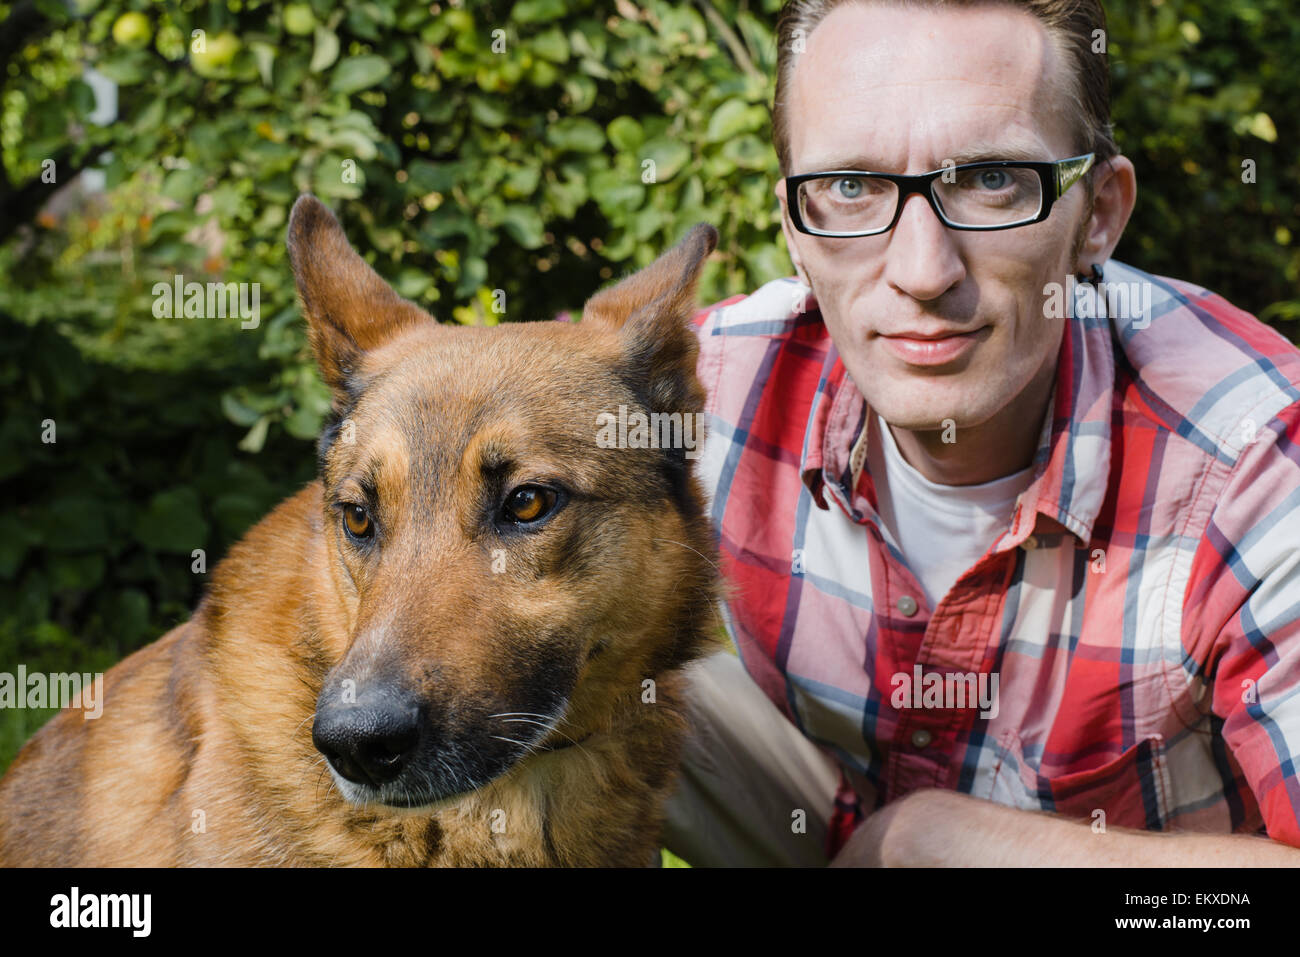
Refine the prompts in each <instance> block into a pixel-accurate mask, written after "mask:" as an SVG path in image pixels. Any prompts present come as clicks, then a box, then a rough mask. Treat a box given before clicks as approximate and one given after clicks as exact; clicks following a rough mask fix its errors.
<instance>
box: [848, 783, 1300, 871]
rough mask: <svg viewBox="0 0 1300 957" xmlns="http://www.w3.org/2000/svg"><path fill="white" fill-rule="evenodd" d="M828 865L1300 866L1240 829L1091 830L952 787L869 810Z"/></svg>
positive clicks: (1289, 853)
mask: <svg viewBox="0 0 1300 957" xmlns="http://www.w3.org/2000/svg"><path fill="white" fill-rule="evenodd" d="M831 866H832V867H1300V849H1296V848H1294V847H1288V846H1287V845H1285V844H1281V843H1279V842H1277V841H1272V840H1269V839H1268V838H1266V837H1254V836H1252V835H1247V834H1225V835H1220V834H1190V833H1186V832H1183V833H1178V832H1173V833H1161V832H1156V831H1134V830H1129V829H1128V828H1107V829H1106V830H1104V831H1098V830H1094V829H1093V827H1092V825H1091V824H1089V823H1086V822H1078V821H1072V820H1067V819H1066V818H1062V817H1058V816H1057V815H1054V814H1047V813H1045V812H1039V811H1022V810H1020V809H1018V808H1011V807H1005V806H1003V805H1001V804H994V803H993V802H992V801H985V800H981V799H980V798H973V797H970V796H969V795H966V794H960V793H958V792H956V791H945V790H942V789H931V790H925V791H917V792H915V793H913V794H909V795H908V796H907V797H905V798H902V799H901V800H898V801H895V802H894V803H892V804H889V805H887V806H885V807H884V808H882V809H881V810H879V811H877V812H876V813H875V814H873V815H871V816H870V817H869V818H867V819H866V820H865V821H863V822H862V823H861V824H860V825H858V828H857V830H855V831H854V832H853V836H852V837H851V838H849V841H848V843H847V844H845V845H844V849H843V850H842V851H840V853H839V854H838V855H837V856H836V858H835V860H833V861H832V862H831Z"/></svg>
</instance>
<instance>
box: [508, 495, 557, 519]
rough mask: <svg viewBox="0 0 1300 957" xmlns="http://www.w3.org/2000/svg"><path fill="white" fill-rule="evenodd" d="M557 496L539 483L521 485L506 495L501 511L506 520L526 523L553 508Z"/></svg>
mask: <svg viewBox="0 0 1300 957" xmlns="http://www.w3.org/2000/svg"><path fill="white" fill-rule="evenodd" d="M557 499H558V496H557V495H556V494H555V492H554V491H553V490H551V489H549V488H546V487H544V486H541V485H521V486H519V487H518V488H517V489H515V490H514V491H512V492H511V493H510V494H509V495H507V496H506V501H505V504H504V505H503V506H502V508H501V511H502V513H503V515H504V517H505V520H506V521H508V522H514V523H515V524H517V525H528V524H530V523H532V522H536V521H539V520H541V519H543V518H545V517H546V516H547V515H549V514H550V513H551V512H552V511H553V510H554V509H555V503H556V501H557Z"/></svg>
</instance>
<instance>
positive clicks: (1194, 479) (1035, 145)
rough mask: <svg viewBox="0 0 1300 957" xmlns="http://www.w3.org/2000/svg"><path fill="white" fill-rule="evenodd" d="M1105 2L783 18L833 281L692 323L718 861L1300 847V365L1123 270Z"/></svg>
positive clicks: (799, 171) (691, 851)
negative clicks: (709, 518)
mask: <svg viewBox="0 0 1300 957" xmlns="http://www.w3.org/2000/svg"><path fill="white" fill-rule="evenodd" d="M1103 16H1104V15H1103V12H1102V10H1101V9H1100V6H1099V4H1098V3H1097V2H1096V0H1020V2H1011V0H1008V2H1002V3H996V2H995V3H954V2H948V3H943V2H936V3H930V4H908V5H906V6H904V5H901V4H897V5H896V4H895V3H892V2H888V0H848V2H837V0H795V2H792V3H789V4H787V6H786V8H785V10H783V12H782V17H781V21H780V25H779V28H778V49H779V53H778V56H779V61H778V73H779V76H778V84H777V97H776V106H775V110H774V117H773V119H774V133H775V138H776V145H777V152H778V155H779V157H780V159H781V167H782V172H783V174H784V175H785V176H786V177H789V178H787V179H784V180H782V181H781V182H778V183H777V184H776V194H777V197H778V198H779V200H780V204H781V209H782V214H783V226H784V231H785V235H786V238H787V240H788V244H789V248H790V253H791V258H792V259H793V261H794V263H795V267H796V269H797V271H798V274H799V279H798V281H796V280H794V279H787V280H779V281H777V282H773V283H769V284H768V285H766V286H764V287H763V288H762V289H760V290H758V291H757V292H755V293H754V294H753V295H751V296H748V297H743V298H739V299H738V300H734V301H729V302H727V303H723V304H721V305H720V306H718V307H715V308H713V309H710V310H708V311H706V312H705V313H703V314H702V315H701V316H700V317H699V318H698V320H697V321H698V323H699V326H700V328H699V332H700V349H701V353H700V360H699V370H700V375H701V379H702V381H703V384H704V386H705V388H706V389H707V390H708V391H709V394H710V400H709V402H710V405H709V412H710V414H711V418H710V435H709V440H708V444H707V446H706V449H705V453H704V456H703V457H702V459H701V462H702V463H703V472H704V474H705V477H706V484H707V485H708V487H709V490H710V492H711V494H712V497H713V517H714V520H715V522H716V523H717V526H718V528H719V532H720V545H721V549H722V556H723V563H724V564H723V570H724V572H725V573H726V574H727V576H728V578H729V580H730V581H731V582H732V589H733V593H732V597H731V598H730V600H729V601H728V603H727V606H726V609H725V611H726V620H727V625H728V630H729V632H730V634H731V636H732V637H733V639H734V640H735V642H736V645H737V647H738V649H739V652H740V660H741V661H742V662H743V666H744V667H743V670H742V669H741V667H740V664H739V663H738V662H737V659H735V658H732V657H730V656H715V658H714V659H711V660H709V661H708V662H707V663H705V664H704V665H703V666H702V667H700V668H698V669H697V671H696V673H695V685H694V688H693V697H692V711H693V718H694V726H695V737H694V739H693V741H692V744H691V747H690V749H689V750H688V754H687V757H686V760H685V762H684V766H683V767H684V771H683V779H682V784H681V787H680V790H679V793H678V794H677V796H676V797H675V798H674V801H673V803H672V805H671V807H670V819H669V826H668V835H667V844H668V846H669V848H670V849H672V850H674V851H677V852H678V853H680V854H681V855H682V856H683V857H685V858H686V859H687V860H688V861H690V862H692V863H695V864H697V865H700V864H727V863H731V864H819V863H825V862H826V861H827V860H828V859H831V860H833V863H835V864H850V865H855V864H880V863H884V864H958V865H959V864H978V865H1024V864H1053V865H1065V866H1080V865H1097V864H1128V865H1134V866H1143V865H1148V866H1149V865H1156V866H1158V865H1185V864H1188V865H1190V864H1195V865H1200V866H1223V865H1231V864H1242V865H1247V864H1249V865H1273V864H1276V865H1286V864H1292V865H1294V864H1300V850H1297V848H1298V847H1300V772H1297V768H1296V762H1295V757H1296V754H1297V753H1298V752H1300V694H1297V689H1298V688H1300V351H1298V350H1297V349H1296V348H1295V347H1294V346H1292V345H1291V344H1290V343H1288V342H1287V341H1286V340H1285V339H1283V337H1282V336H1280V335H1279V334H1277V333H1276V332H1274V331H1272V330H1271V329H1269V328H1268V327H1267V326H1265V325H1263V324H1262V323H1260V322H1259V321H1257V320H1256V319H1254V318H1253V317H1251V316H1249V315H1247V314H1245V313H1243V312H1241V311H1240V310H1238V309H1235V308H1234V307H1233V306H1231V305H1230V304H1228V303H1227V302H1225V301H1224V300H1223V299H1221V298H1219V297H1217V296H1214V295H1213V294H1211V293H1208V292H1206V291H1205V290H1203V289H1200V288H1199V287H1196V286H1193V285H1190V284H1188V283H1185V282H1179V281H1175V280H1171V279H1164V278H1160V277H1155V276H1150V275H1147V274H1146V273H1143V272H1141V271H1139V270H1136V269H1134V268H1131V267H1129V266H1126V265H1124V264H1122V263H1119V262H1116V261H1113V260H1111V259H1110V256H1111V253H1112V251H1113V250H1114V249H1115V246H1116V244H1117V243H1118V242H1119V239H1120V234H1121V233H1122V231H1123V229H1124V226H1125V224H1126V222H1127V221H1128V218H1129V214H1130V212H1131V210H1132V208H1133V205H1134V202H1135V196H1136V181H1135V176H1134V170H1133V166H1132V164H1131V163H1130V162H1129V160H1127V159H1125V158H1124V157H1123V156H1120V155H1118V150H1117V148H1116V147H1115V144H1114V142H1113V140H1112V139H1111V136H1110V132H1109V116H1108V115H1109V103H1108V94H1107V85H1106V63H1105V57H1104V52H1102V50H1103V47H1102V45H1101V44H1100V43H1099V42H1098V41H1099V38H1101V39H1102V40H1103V41H1104V26H1105V24H1104V19H1103ZM1013 161H1016V162H1025V163H1030V164H1037V165H1027V166H1021V165H1007V164H1011V163H1012V162H1013ZM976 163H983V164H987V165H982V166H970V165H968V164H976ZM999 164H1001V165H999ZM1049 164H1050V165H1049ZM814 173H828V174H831V175H825V176H809V175H806V174H814ZM863 173H882V174H893V176H892V178H889V177H885V176H864V175H861V174H863ZM924 173H930V174H932V175H930V176H926V177H920V174H924ZM899 174H906V175H910V176H913V177H919V178H912V179H907V178H900V175H899ZM1245 188H1249V187H1245ZM963 227H965V228H963ZM1076 277H1080V279H1081V281H1080V279H1076Z"/></svg>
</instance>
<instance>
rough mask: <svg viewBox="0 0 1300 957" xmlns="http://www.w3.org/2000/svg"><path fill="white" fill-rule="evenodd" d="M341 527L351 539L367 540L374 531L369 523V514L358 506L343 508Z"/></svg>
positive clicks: (345, 506)
mask: <svg viewBox="0 0 1300 957" xmlns="http://www.w3.org/2000/svg"><path fill="white" fill-rule="evenodd" d="M343 527H344V528H346V529H347V530H348V534H349V535H351V536H352V537H353V538H369V537H370V535H371V533H372V532H374V530H375V528H374V526H373V525H372V524H371V523H370V513H369V512H367V511H366V510H365V508H364V507H362V506H360V505H344V506H343Z"/></svg>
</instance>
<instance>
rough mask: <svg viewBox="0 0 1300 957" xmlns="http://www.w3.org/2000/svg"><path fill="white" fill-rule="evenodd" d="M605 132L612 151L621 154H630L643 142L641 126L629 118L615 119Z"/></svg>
mask: <svg viewBox="0 0 1300 957" xmlns="http://www.w3.org/2000/svg"><path fill="white" fill-rule="evenodd" d="M605 132H606V134H607V135H608V136H609V141H610V143H612V144H613V145H614V149H616V150H619V151H622V152H629V153H630V152H632V151H633V150H635V149H636V148H637V147H639V146H640V145H641V144H642V143H644V142H645V132H644V131H643V130H642V129H641V124H640V123H638V122H637V121H636V120H635V119H633V118H632V117H630V116H618V117H615V118H614V119H613V120H611V121H610V124H609V126H607V127H606V128H605Z"/></svg>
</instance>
